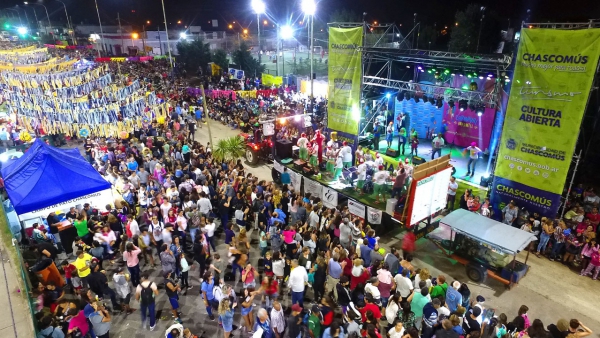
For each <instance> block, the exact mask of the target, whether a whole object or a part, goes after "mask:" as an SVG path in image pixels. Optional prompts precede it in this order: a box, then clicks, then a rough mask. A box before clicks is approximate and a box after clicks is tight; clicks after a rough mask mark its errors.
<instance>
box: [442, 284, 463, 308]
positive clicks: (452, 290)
mask: <svg viewBox="0 0 600 338" xmlns="http://www.w3.org/2000/svg"><path fill="white" fill-rule="evenodd" d="M458 289H460V282H459V281H454V283H452V285H451V286H448V290H446V304H448V309H449V310H450V312H454V311H456V309H457V308H458V306H459V305H461V304H462V294H461V293H460V292H458Z"/></svg>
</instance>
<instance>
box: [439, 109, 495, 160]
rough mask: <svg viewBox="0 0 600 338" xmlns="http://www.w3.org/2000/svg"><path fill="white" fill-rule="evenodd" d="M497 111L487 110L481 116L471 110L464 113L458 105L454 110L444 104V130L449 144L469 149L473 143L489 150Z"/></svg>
mask: <svg viewBox="0 0 600 338" xmlns="http://www.w3.org/2000/svg"><path fill="white" fill-rule="evenodd" d="M495 115H496V110H495V109H492V108H486V109H485V112H484V114H483V115H481V116H477V112H475V111H474V110H471V109H469V108H467V109H465V110H464V111H460V109H458V104H457V105H455V106H454V108H450V106H449V105H448V104H447V103H446V102H444V118H443V122H442V123H443V129H445V132H444V139H445V140H446V143H447V144H453V145H455V146H459V147H468V146H470V145H471V142H477V146H478V147H479V148H480V149H481V150H483V151H485V150H486V149H488V148H489V145H490V137H491V135H492V129H493V127H494V118H495Z"/></svg>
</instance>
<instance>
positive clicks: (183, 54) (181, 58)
mask: <svg viewBox="0 0 600 338" xmlns="http://www.w3.org/2000/svg"><path fill="white" fill-rule="evenodd" d="M177 51H178V52H179V55H178V56H177V62H178V63H179V64H181V65H183V67H185V69H186V70H187V71H189V72H196V71H197V70H198V68H200V67H201V68H202V69H203V70H206V66H207V65H208V63H209V62H210V60H211V54H210V46H209V45H208V43H204V40H202V39H200V38H198V39H195V40H192V41H187V40H184V41H180V42H178V43H177Z"/></svg>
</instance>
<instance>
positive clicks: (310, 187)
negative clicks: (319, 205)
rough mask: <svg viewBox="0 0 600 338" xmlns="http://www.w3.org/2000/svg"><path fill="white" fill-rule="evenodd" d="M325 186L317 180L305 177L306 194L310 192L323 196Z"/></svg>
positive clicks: (312, 194)
mask: <svg viewBox="0 0 600 338" xmlns="http://www.w3.org/2000/svg"><path fill="white" fill-rule="evenodd" d="M322 191H323V186H322V185H321V184H320V183H318V182H317V181H313V180H311V179H308V178H306V177H305V178H304V194H307V193H310V194H311V196H321V193H322Z"/></svg>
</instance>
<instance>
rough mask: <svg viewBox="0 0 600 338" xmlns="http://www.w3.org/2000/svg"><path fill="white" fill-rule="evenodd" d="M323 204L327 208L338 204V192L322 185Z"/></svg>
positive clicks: (335, 206)
mask: <svg viewBox="0 0 600 338" xmlns="http://www.w3.org/2000/svg"><path fill="white" fill-rule="evenodd" d="M322 199H323V205H324V206H326V207H328V208H337V206H338V192H337V191H335V190H333V189H331V188H328V187H325V186H324V187H323V196H322Z"/></svg>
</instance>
